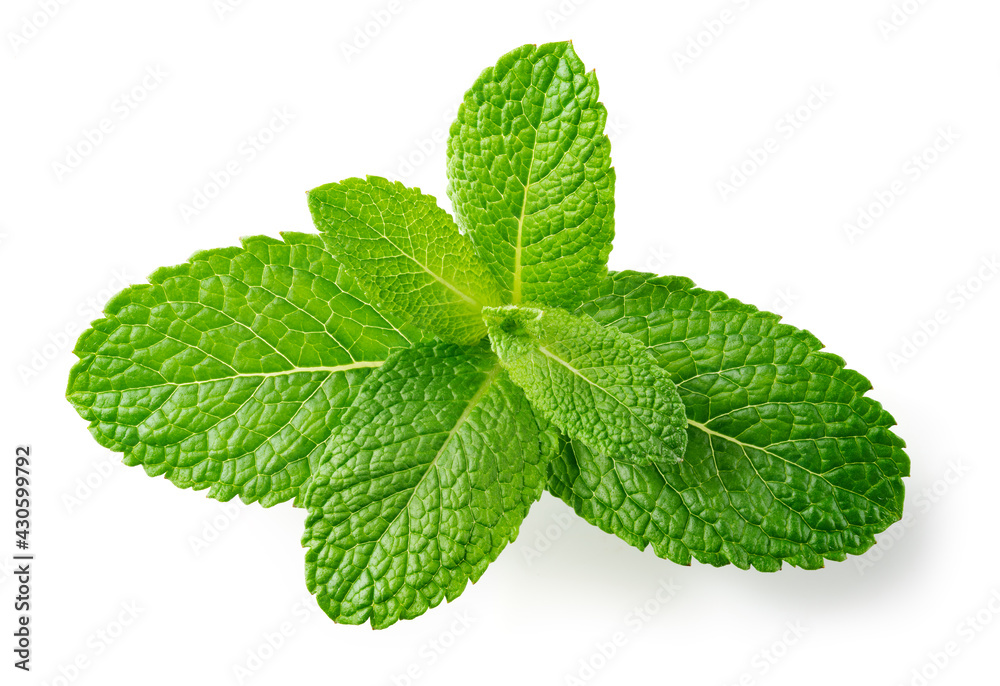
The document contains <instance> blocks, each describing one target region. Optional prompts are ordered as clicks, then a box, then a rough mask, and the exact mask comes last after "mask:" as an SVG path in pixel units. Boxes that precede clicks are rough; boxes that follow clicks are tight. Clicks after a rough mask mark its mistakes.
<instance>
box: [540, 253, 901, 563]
mask: <svg viewBox="0 0 1000 686" xmlns="http://www.w3.org/2000/svg"><path fill="white" fill-rule="evenodd" d="M580 312H581V313H584V314H586V315H589V316H590V317H593V318H594V319H595V320H596V321H598V322H600V323H602V324H604V325H605V326H613V327H616V328H618V329H619V330H621V331H623V332H626V333H628V334H630V335H632V336H634V337H635V338H636V339H637V340H639V341H641V342H642V343H643V344H644V345H646V346H647V347H648V348H649V350H650V352H652V354H653V355H654V357H655V358H656V359H657V361H658V362H659V364H660V365H661V366H662V367H663V368H664V369H665V370H666V371H667V372H668V373H669V374H670V377H671V378H672V379H673V380H674V382H675V383H676V384H677V388H678V390H679V391H680V394H681V397H682V398H683V399H684V403H685V406H686V408H687V417H688V449H687V453H686V455H685V458H684V461H683V462H681V463H678V464H677V465H675V466H673V467H670V468H668V467H667V466H663V465H653V466H649V467H636V466H634V465H630V464H628V463H625V462H622V461H617V460H614V459H611V458H609V457H606V456H604V455H601V454H598V453H595V452H593V451H590V450H588V449H587V448H586V446H584V445H582V444H580V443H579V442H576V441H574V442H573V443H572V445H571V446H570V445H568V446H567V449H566V450H565V451H563V452H562V454H561V456H560V458H559V459H557V460H554V461H553V463H552V469H551V474H550V481H549V488H550V490H551V491H552V492H553V493H555V494H556V495H558V496H559V497H560V498H562V499H563V500H565V501H566V502H567V503H569V504H570V505H571V506H572V507H574V509H576V511H577V512H578V513H579V514H580V515H581V516H582V517H583V518H584V519H586V520H588V521H590V522H592V523H594V524H596V525H597V526H599V527H600V528H602V529H604V530H605V531H608V532H610V533H613V534H616V535H618V536H620V537H621V538H622V539H624V540H625V541H627V542H629V543H630V544H632V545H634V546H636V547H638V548H640V549H642V548H645V547H646V546H648V545H652V546H653V549H654V551H655V552H656V554H657V555H659V556H661V557H665V558H668V559H670V560H674V561H675V562H679V563H681V564H688V563H690V561H691V558H692V556H693V557H694V558H695V559H697V560H699V561H701V562H706V563H709V564H713V565H724V564H727V563H732V564H735V565H737V566H739V567H742V568H748V567H750V566H753V567H755V568H757V569H759V570H765V571H772V570H777V569H780V568H781V565H782V562H787V563H789V564H792V565H795V566H799V567H805V568H817V567H821V566H822V565H823V560H824V558H826V559H829V560H843V559H844V558H845V557H846V555H847V554H860V553H862V552H864V551H865V550H867V549H868V548H869V547H870V546H871V545H873V543H874V538H873V536H874V534H876V533H878V532H880V531H882V530H884V529H885V528H886V527H887V526H889V525H890V524H892V523H893V522H895V521H897V520H898V519H899V517H900V516H901V513H902V507H903V482H902V477H904V476H907V475H908V474H909V459H908V458H907V456H906V454H905V453H904V452H903V447H904V443H903V441H902V440H901V439H900V438H898V437H897V436H896V435H894V434H893V433H892V432H891V431H890V427H892V426H893V425H894V424H895V421H894V420H893V418H892V416H890V415H889V413H887V412H885V411H884V410H883V409H882V407H881V405H879V403H877V402H876V401H874V400H872V399H870V398H868V397H866V396H865V392H866V391H868V390H869V389H870V388H871V386H870V384H869V383H868V381H867V380H866V379H865V378H864V377H863V376H861V375H860V374H858V373H857V372H854V371H851V370H849V369H846V368H845V367H844V361H843V360H842V359H841V358H840V357H837V356H836V355H833V354H830V353H827V352H821V348H822V344H821V343H820V342H819V341H818V340H816V338H815V337H814V336H813V335H812V334H810V333H809V332H807V331H802V330H799V329H796V328H794V327H791V326H788V325H786V324H782V323H780V322H779V319H780V318H779V317H778V316H777V315H774V314H770V313H768V312H760V311H758V310H757V309H756V308H754V307H752V306H750V305H745V304H743V303H741V302H739V301H737V300H733V299H731V298H728V297H727V296H726V295H724V294H722V293H719V292H712V291H704V290H702V289H700V288H695V287H694V285H693V284H692V283H691V281H689V280H688V279H684V278H679V277H655V276H653V275H650V274H637V273H634V272H621V273H613V274H611V275H609V277H608V278H607V279H605V280H604V281H603V282H602V283H601V284H600V286H599V287H598V288H597V289H596V297H595V298H594V299H593V300H592V301H591V302H589V303H587V304H585V305H584V306H582V307H581V308H580Z"/></svg>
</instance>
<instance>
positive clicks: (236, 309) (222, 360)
mask: <svg viewBox="0 0 1000 686" xmlns="http://www.w3.org/2000/svg"><path fill="white" fill-rule="evenodd" d="M283 238H284V242H282V241H280V240H276V239H273V238H267V237H263V236H258V237H254V238H246V239H244V240H243V246H242V247H238V248H237V247H234V248H225V249H221V250H207V251H204V252H199V253H196V254H195V255H194V256H193V257H192V258H191V260H190V261H189V262H187V263H185V264H182V265H179V266H176V267H165V268H162V269H159V270H157V271H156V272H154V273H153V274H152V275H150V277H149V284H143V285H137V286H131V287H129V288H127V289H125V290H124V291H122V292H121V293H119V294H118V295H116V296H115V297H114V298H113V299H112V300H111V301H110V302H109V303H108V305H107V307H106V308H105V318H104V319H100V320H97V321H95V322H93V324H92V325H91V326H92V328H90V329H88V330H87V331H85V332H84V333H83V334H82V335H81V336H80V339H79V341H78V342H77V345H76V349H75V351H74V352H75V353H76V354H77V356H78V357H79V358H80V360H79V362H77V364H76V365H75V366H74V367H73V370H72V372H71V373H70V379H69V387H68V388H67V391H66V395H67V397H68V398H69V400H70V402H71V403H73V405H74V406H75V407H76V409H77V411H78V412H79V413H80V415H81V416H82V417H83V418H84V419H86V420H87V421H88V422H90V430H91V432H92V433H93V434H94V437H95V438H96V439H97V441H98V442H99V443H101V444H102V445H104V446H106V447H108V448H111V449H112V450H117V451H120V452H122V453H124V462H125V463H126V464H128V465H142V466H143V467H144V468H145V470H146V472H147V473H148V474H150V475H151V476H159V475H163V476H165V477H167V478H168V479H170V480H171V481H172V482H173V483H174V484H176V485H177V486H180V487H182V488H193V489H195V490H200V489H206V488H207V489H210V490H209V495H210V496H212V497H213V498H217V499H219V500H229V499H231V498H233V497H234V496H236V495H239V496H240V498H241V499H243V501H245V502H253V501H259V502H260V503H262V504H263V505H265V506H270V505H273V504H275V503H278V502H281V501H283V500H288V499H289V498H292V497H294V496H295V495H296V494H297V493H298V490H299V487H300V486H301V485H302V484H303V483H304V482H305V481H306V480H307V478H308V477H309V475H310V473H311V471H312V468H313V467H314V466H315V465H316V464H317V463H318V460H319V457H320V454H321V452H322V450H321V448H322V446H323V442H324V441H325V440H326V438H327V437H328V436H329V434H330V431H331V430H332V429H333V427H334V426H336V425H337V424H338V422H339V420H340V417H341V415H342V414H343V413H344V411H345V410H346V409H347V407H349V406H350V403H351V400H352V399H353V395H354V393H355V392H356V391H357V388H358V387H359V386H360V384H361V382H362V381H363V380H364V378H365V377H366V376H367V375H368V374H369V373H370V372H371V370H372V368H374V367H377V366H379V365H380V364H381V363H382V362H383V361H384V360H385V359H386V357H387V356H388V355H389V353H390V352H391V351H393V350H395V349H398V348H401V347H406V346H408V345H409V343H410V340H412V339H414V338H416V337H417V336H418V335H419V334H417V333H415V332H413V331H408V330H405V329H403V327H401V326H399V325H397V324H393V323H392V322H390V321H389V320H387V319H386V318H384V317H383V316H381V315H380V314H379V313H378V312H376V311H375V310H374V309H373V308H372V307H371V306H370V305H368V304H366V302H365V301H364V300H363V296H362V295H361V294H360V292H359V291H358V290H357V288H356V287H355V286H354V285H353V283H352V281H351V280H350V279H349V278H348V277H347V276H346V274H345V273H343V272H342V269H341V267H340V266H339V265H338V264H337V262H336V261H334V259H333V257H332V256H331V255H330V253H329V249H328V247H327V246H326V245H325V243H324V240H323V238H322V237H321V236H318V235H307V234H297V233H286V234H283Z"/></svg>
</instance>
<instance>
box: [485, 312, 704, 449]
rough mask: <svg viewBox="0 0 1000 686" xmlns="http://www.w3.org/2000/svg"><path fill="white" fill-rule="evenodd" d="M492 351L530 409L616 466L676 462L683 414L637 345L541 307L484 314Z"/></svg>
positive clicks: (664, 378) (683, 438)
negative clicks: (622, 463)
mask: <svg viewBox="0 0 1000 686" xmlns="http://www.w3.org/2000/svg"><path fill="white" fill-rule="evenodd" d="M483 315H484V317H485V319H486V326H487V328H488V330H489V334H490V341H491V342H492V343H493V350H494V351H496V353H497V355H498V356H499V357H500V362H501V363H502V364H503V366H504V368H505V369H506V370H507V372H508V373H509V374H510V377H511V379H513V381H514V383H516V384H517V385H519V386H520V387H521V388H523V389H524V392H525V394H526V395H527V396H528V399H529V400H530V401H531V404H532V406H533V407H534V408H535V409H536V410H538V412H539V413H540V414H542V415H543V416H544V417H545V418H546V419H548V420H549V421H551V422H552V423H553V424H555V425H556V426H557V427H559V428H560V429H562V430H563V431H565V432H566V433H567V434H568V435H570V436H572V437H573V438H576V439H578V440H581V441H583V442H584V443H586V444H587V445H589V446H592V447H593V448H594V449H595V450H598V451H600V452H601V453H604V454H607V455H609V456H611V457H613V458H614V459H616V460H621V461H624V462H629V463H632V464H639V465H648V464H649V463H650V461H651V460H652V461H656V462H669V463H671V466H668V467H667V469H671V468H672V463H674V462H677V461H678V460H680V459H682V457H683V455H684V449H685V446H686V445H687V434H686V433H685V431H684V427H685V425H686V421H685V419H684V406H683V404H682V403H681V399H680V396H679V395H677V389H676V388H675V387H674V384H673V382H672V381H671V380H670V377H669V376H668V375H667V373H666V372H665V371H664V370H663V369H661V368H660V367H659V366H657V364H656V361H655V360H654V359H653V356H652V355H650V353H649V352H648V351H647V350H646V348H645V347H644V346H643V345H642V344H641V343H639V341H637V340H636V339H634V338H632V337H631V336H628V335H627V334H623V333H621V332H620V331H618V330H617V329H614V328H611V327H608V328H605V327H603V326H600V325H599V324H597V323H596V322H594V320H593V319H591V318H589V317H577V316H574V315H571V314H569V313H568V312H566V311H564V310H559V309H553V308H547V307H529V306H524V307H516V306H513V305H507V306H505V307H499V308H493V307H491V308H486V309H484V310H483Z"/></svg>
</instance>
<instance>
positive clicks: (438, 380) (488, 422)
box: [302, 343, 548, 629]
mask: <svg viewBox="0 0 1000 686" xmlns="http://www.w3.org/2000/svg"><path fill="white" fill-rule="evenodd" d="M540 439H541V441H542V442H545V441H546V440H547V439H545V438H544V437H541V436H540V435H539V428H538V424H537V423H536V421H535V418H534V415H533V413H532V411H531V408H530V406H529V405H528V402H527V400H526V399H525V397H524V394H523V393H521V391H520V389H519V388H518V387H517V386H515V385H514V384H512V383H511V382H510V380H509V379H508V378H507V375H506V373H505V372H504V371H503V369H502V368H501V367H500V364H499V361H498V360H497V358H496V356H495V355H493V353H491V352H490V350H489V348H488V347H487V346H486V345H485V344H481V345H479V346H477V347H474V348H467V347H459V346H454V345H449V344H441V343H439V344H436V345H430V344H424V345H418V346H415V347H413V348H411V349H408V350H404V351H401V352H398V353H395V354H394V355H393V356H392V357H390V358H389V359H388V360H387V361H386V362H385V364H384V365H383V366H382V367H381V368H380V369H379V370H378V371H376V372H374V373H373V374H372V375H371V376H369V378H368V380H367V381H366V382H365V384H364V385H363V386H362V388H361V390H360V392H359V394H358V397H357V399H356V401H355V403H354V405H353V407H352V409H351V414H350V416H349V417H348V418H346V419H345V421H344V424H343V425H342V426H341V428H340V429H339V430H338V431H337V435H336V437H335V439H334V440H333V441H331V445H333V449H332V452H331V454H330V456H329V460H328V461H327V462H326V463H325V464H324V465H323V466H322V467H321V468H320V469H319V471H318V472H317V474H316V476H315V477H314V478H313V480H312V482H311V483H310V486H309V489H308V491H307V493H306V498H305V499H306V505H307V507H308V508H309V516H308V518H307V519H306V531H305V534H304V536H303V539H302V544H303V546H306V547H308V551H307V554H306V580H307V584H308V586H309V590H310V591H312V592H313V593H315V594H316V596H317V600H318V601H319V605H320V607H322V608H323V610H324V611H326V613H327V614H328V615H329V616H330V617H331V618H333V619H334V620H335V621H337V622H342V623H346V624H361V623H364V622H365V621H370V622H371V625H372V627H374V628H377V629H380V628H384V627H386V626H389V625H390V624H393V623H395V622H396V621H398V620H400V619H412V618H413V617H416V616H417V615H420V614H422V613H424V612H426V611H427V610H428V609H430V608H432V607H434V606H436V605H438V604H439V603H441V602H442V600H444V599H448V600H449V601H450V600H453V599H455V598H456V597H457V596H458V595H459V594H460V593H461V592H462V591H463V590H464V589H465V587H466V585H467V583H468V582H470V581H471V582H473V583H475V582H476V581H477V580H478V579H479V577H480V576H481V575H482V574H483V572H484V571H485V570H486V567H487V565H489V563H490V562H492V561H493V560H495V559H496V558H497V556H498V555H499V554H500V552H501V551H502V550H503V548H504V546H506V544H507V542H508V541H513V540H514V538H515V537H516V536H517V532H518V527H519V526H520V523H521V520H522V519H523V518H524V516H525V515H526V514H527V512H528V508H529V507H530V506H531V504H532V503H533V502H534V501H535V500H537V499H538V497H539V496H540V495H541V492H542V490H543V489H544V486H545V479H546V476H545V463H544V461H543V460H544V458H546V457H548V455H542V453H541V451H542V449H543V446H542V444H541V443H540ZM546 449H547V448H546Z"/></svg>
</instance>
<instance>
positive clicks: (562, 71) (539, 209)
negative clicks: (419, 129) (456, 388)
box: [448, 43, 615, 308]
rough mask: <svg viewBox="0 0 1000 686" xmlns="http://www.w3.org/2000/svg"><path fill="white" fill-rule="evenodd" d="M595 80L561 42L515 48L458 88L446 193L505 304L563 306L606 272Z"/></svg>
mask: <svg viewBox="0 0 1000 686" xmlns="http://www.w3.org/2000/svg"><path fill="white" fill-rule="evenodd" d="M606 120H607V111H606V110H605V109H604V105H602V104H601V103H599V102H598V86H597V76H596V75H595V74H594V73H593V72H590V73H587V72H586V70H585V69H584V66H583V62H581V61H580V58H579V57H577V55H576V52H574V50H573V45H572V44H571V43H548V44H546V45H539V46H535V45H525V46H523V47H521V48H518V49H517V50H514V51H513V52H511V53H509V54H507V55H504V56H503V57H501V58H500V60H499V61H498V62H497V63H496V66H494V67H489V68H487V69H486V70H485V71H483V73H482V75H481V76H480V77H479V79H478V80H477V81H476V83H475V84H474V85H473V86H472V88H471V89H470V90H469V91H468V92H467V93H466V94H465V99H464V102H463V103H462V105H461V107H460V108H459V112H458V118H457V120H456V121H455V123H454V124H453V125H452V127H451V132H450V134H451V135H450V138H449V140H448V179H449V185H448V195H449V197H450V198H451V201H452V204H453V205H454V207H455V212H456V214H457V216H458V222H459V225H460V226H461V227H462V228H463V230H464V231H465V232H466V233H467V234H468V235H469V236H471V237H472V240H473V242H474V243H475V244H476V247H477V249H478V251H479V253H480V255H482V256H483V258H484V259H485V260H486V261H487V262H488V263H489V265H490V267H491V268H492V269H493V271H494V273H495V274H496V275H497V277H498V278H499V280H500V283H501V286H502V287H503V290H504V293H505V295H506V300H507V302H512V303H514V304H519V303H521V302H538V303H542V304H545V305H553V306H558V307H566V308H573V307H576V306H577V305H578V304H580V303H581V302H582V301H583V296H584V295H585V294H586V292H587V291H588V289H589V288H590V287H591V286H592V285H593V284H594V283H595V282H596V281H597V280H598V279H599V278H601V277H602V276H603V275H604V274H605V273H606V271H607V260H608V253H610V252H611V241H612V239H613V238H614V208H615V201H614V189H615V172H614V169H612V167H611V144H610V142H609V141H608V137H607V136H606V135H604V124H605V121H606Z"/></svg>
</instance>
